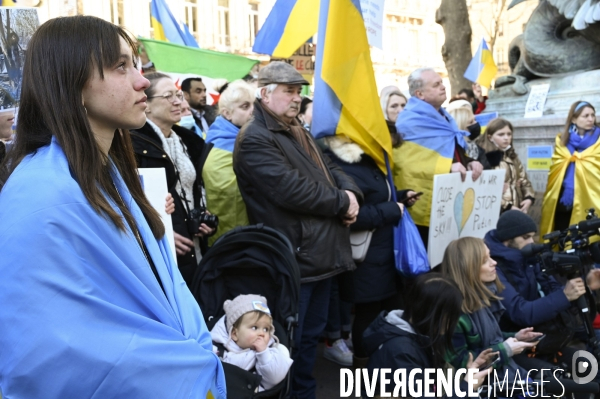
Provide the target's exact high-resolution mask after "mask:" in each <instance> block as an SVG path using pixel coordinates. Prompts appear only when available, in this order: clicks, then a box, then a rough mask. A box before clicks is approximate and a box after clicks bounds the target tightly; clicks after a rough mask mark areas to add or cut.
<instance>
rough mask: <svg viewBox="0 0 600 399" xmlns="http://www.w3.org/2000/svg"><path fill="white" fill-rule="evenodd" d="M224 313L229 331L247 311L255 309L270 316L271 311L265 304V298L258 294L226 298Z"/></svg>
mask: <svg viewBox="0 0 600 399" xmlns="http://www.w3.org/2000/svg"><path fill="white" fill-rule="evenodd" d="M223 309H224V310H225V315H226V316H227V319H226V320H227V324H226V327H227V331H228V332H231V329H232V328H233V325H234V324H235V322H236V321H237V320H238V319H239V318H240V317H242V316H243V315H244V314H246V313H248V312H252V311H254V310H257V311H259V312H263V313H265V314H268V315H269V316H271V311H270V310H269V307H268V306H267V299H266V298H265V297H264V296H260V295H253V294H248V295H238V296H237V297H235V299H234V300H230V299H228V300H226V301H225V303H224V304H223Z"/></svg>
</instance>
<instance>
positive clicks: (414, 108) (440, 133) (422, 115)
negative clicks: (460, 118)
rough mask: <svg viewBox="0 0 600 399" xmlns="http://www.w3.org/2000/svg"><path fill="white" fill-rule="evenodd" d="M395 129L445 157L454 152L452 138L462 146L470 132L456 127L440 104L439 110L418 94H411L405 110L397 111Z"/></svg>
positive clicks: (451, 155) (408, 139)
mask: <svg viewBox="0 0 600 399" xmlns="http://www.w3.org/2000/svg"><path fill="white" fill-rule="evenodd" d="M396 129H398V133H401V134H402V135H403V137H404V140H406V141H412V142H415V143H417V144H419V145H421V146H422V147H425V148H428V149H430V150H435V151H436V152H438V153H439V154H440V155H441V156H442V157H444V158H452V157H453V156H454V139H456V140H457V141H458V145H460V146H461V147H463V148H465V146H466V145H467V144H466V142H465V137H466V136H468V135H469V133H468V132H466V131H464V130H460V129H459V128H458V126H457V125H456V122H455V121H454V118H452V116H451V115H450V114H449V113H448V112H446V110H445V109H443V108H440V111H439V112H438V111H436V109H435V108H433V106H431V105H430V104H429V103H426V102H425V101H423V100H420V99H418V98H417V97H411V98H410V99H409V100H408V103H407V104H406V107H404V111H402V112H401V113H400V115H398V119H397V120H396Z"/></svg>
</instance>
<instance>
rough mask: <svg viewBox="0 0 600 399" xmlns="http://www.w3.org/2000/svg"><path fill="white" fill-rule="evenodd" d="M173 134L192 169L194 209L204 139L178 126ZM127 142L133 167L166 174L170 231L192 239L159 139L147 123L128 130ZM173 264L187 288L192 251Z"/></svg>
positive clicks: (194, 265)
mask: <svg viewBox="0 0 600 399" xmlns="http://www.w3.org/2000/svg"><path fill="white" fill-rule="evenodd" d="M172 129H173V131H174V132H175V134H177V136H179V137H180V138H181V140H182V141H183V144H185V146H186V148H187V151H188V154H189V155H190V158H191V160H192V163H193V164H194V167H195V169H196V181H195V183H194V193H193V194H194V206H195V207H198V206H199V204H200V198H201V182H202V170H201V169H200V168H199V160H200V158H201V157H202V154H203V150H204V146H205V145H206V144H205V143H204V140H202V138H201V137H199V136H198V135H197V134H196V133H194V132H192V131H191V130H188V129H186V128H183V127H181V126H178V125H173V127H172ZM131 140H132V142H133V150H134V152H135V158H136V162H137V166H138V167H139V168H164V169H165V172H166V175H167V187H168V188H169V193H171V195H172V196H173V200H174V202H175V212H174V213H173V214H172V215H171V219H172V221H173V230H174V231H175V232H176V233H178V234H181V235H182V236H184V237H187V238H189V239H190V240H191V239H192V236H191V235H190V233H189V232H188V230H187V224H186V220H187V217H188V216H187V208H186V206H185V204H184V203H183V200H182V198H181V197H180V194H179V193H178V192H177V190H176V189H175V187H176V185H177V182H178V178H177V172H176V170H175V166H174V165H173V161H171V159H170V158H169V156H168V155H167V153H166V152H165V151H164V149H163V147H162V142H161V140H160V137H159V136H158V134H156V132H155V131H154V129H153V128H152V126H150V124H148V123H146V124H145V125H144V126H142V127H141V128H140V129H136V130H132V131H131ZM200 245H201V247H202V250H203V252H204V250H205V249H206V248H205V246H206V241H205V240H203V239H200ZM177 265H178V266H179V270H180V271H181V275H182V276H183V279H184V280H185V282H186V283H187V284H188V286H189V285H191V283H192V280H193V278H194V273H195V272H196V269H197V267H198V260H197V259H196V255H195V253H194V250H191V251H190V252H188V253H187V254H185V255H177Z"/></svg>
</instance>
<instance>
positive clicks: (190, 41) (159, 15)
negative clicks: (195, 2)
mask: <svg viewBox="0 0 600 399" xmlns="http://www.w3.org/2000/svg"><path fill="white" fill-rule="evenodd" d="M150 15H151V16H150V20H151V23H152V28H153V29H154V38H155V39H156V40H164V41H167V42H170V43H175V44H180V45H182V46H190V47H200V46H198V42H196V39H195V38H194V36H192V34H191V33H190V30H189V28H188V27H187V25H185V24H181V25H180V24H179V22H178V21H177V20H176V19H175V17H174V16H173V14H171V10H169V6H168V5H167V3H165V0H152V4H151V7H150ZM182 26H183V28H182Z"/></svg>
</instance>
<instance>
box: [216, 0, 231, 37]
mask: <svg viewBox="0 0 600 399" xmlns="http://www.w3.org/2000/svg"><path fill="white" fill-rule="evenodd" d="M217 17H218V24H217V26H218V35H217V38H218V44H220V45H221V46H229V45H231V43H230V40H229V0H219V3H218V6H217Z"/></svg>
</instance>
